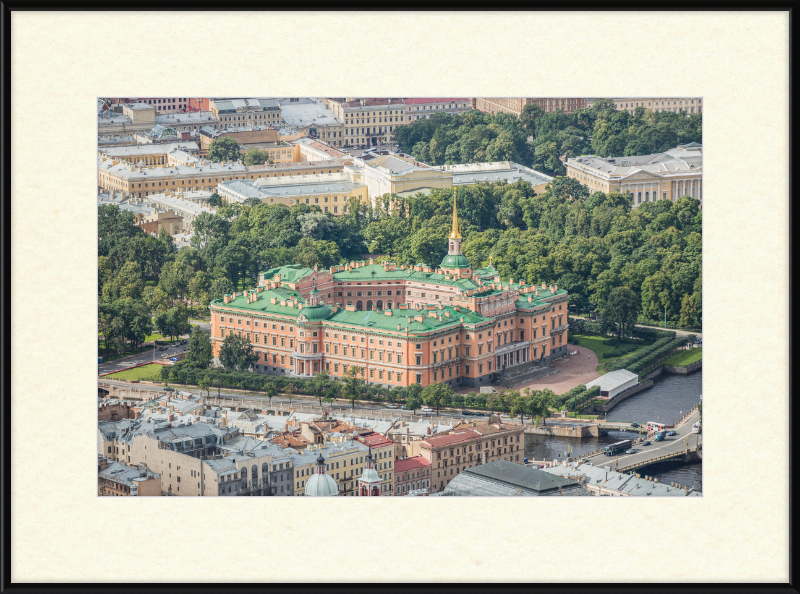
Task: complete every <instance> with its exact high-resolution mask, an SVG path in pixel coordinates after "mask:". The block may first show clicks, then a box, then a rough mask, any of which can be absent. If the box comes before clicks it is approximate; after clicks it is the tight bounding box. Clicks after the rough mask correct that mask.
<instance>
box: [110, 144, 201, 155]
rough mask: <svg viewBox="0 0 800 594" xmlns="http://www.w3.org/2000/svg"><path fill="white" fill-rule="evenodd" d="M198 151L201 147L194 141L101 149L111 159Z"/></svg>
mask: <svg viewBox="0 0 800 594" xmlns="http://www.w3.org/2000/svg"><path fill="white" fill-rule="evenodd" d="M198 150H200V147H199V146H197V143H196V142H193V141H181V142H170V143H164V144H142V145H136V146H118V147H107V148H100V152H102V153H103V154H104V155H105V156H107V157H110V158H119V157H133V156H138V155H142V156H144V155H163V154H165V153H171V152H174V151H198Z"/></svg>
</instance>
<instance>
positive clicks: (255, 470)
mask: <svg viewBox="0 0 800 594" xmlns="http://www.w3.org/2000/svg"><path fill="white" fill-rule="evenodd" d="M250 473H251V474H252V476H251V477H250V478H252V479H253V482H254V483H255V482H256V481H257V480H258V466H256V465H255V464H253V467H252V468H251V469H250Z"/></svg>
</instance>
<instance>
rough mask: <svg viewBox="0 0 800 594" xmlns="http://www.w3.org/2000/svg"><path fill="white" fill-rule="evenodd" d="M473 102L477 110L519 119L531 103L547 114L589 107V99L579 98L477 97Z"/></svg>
mask: <svg viewBox="0 0 800 594" xmlns="http://www.w3.org/2000/svg"><path fill="white" fill-rule="evenodd" d="M472 102H473V107H474V108H475V109H477V110H480V111H485V112H487V113H491V114H496V113H510V114H513V115H515V116H517V117H519V116H520V115H521V114H522V110H523V109H524V108H525V106H526V105H528V104H529V103H533V104H535V105H538V106H539V107H541V108H542V109H543V110H544V111H545V112H546V113H550V112H554V111H563V112H564V113H572V112H573V111H576V110H578V109H583V108H584V107H586V105H587V99H585V98H579V97H569V98H567V97H527V98H526V97H476V98H474V99H473V100H472Z"/></svg>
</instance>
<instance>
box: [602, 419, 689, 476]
mask: <svg viewBox="0 0 800 594" xmlns="http://www.w3.org/2000/svg"><path fill="white" fill-rule="evenodd" d="M699 418H700V414H699V413H698V412H697V411H695V412H694V414H692V416H691V417H689V419H687V421H686V422H685V423H684V424H683V425H681V426H680V427H679V428H678V429H677V430H676V433H677V435H673V436H672V437H667V438H666V440H665V441H653V442H652V445H649V446H642V445H634V446H633V448H634V449H635V450H636V453H635V454H622V455H619V456H605V455H604V454H598V455H597V456H591V457H590V458H589V461H591V462H592V463H593V464H594V465H595V466H604V467H608V468H610V469H614V468H624V467H626V466H630V465H631V464H637V463H639V462H643V461H645V460H650V459H653V458H658V457H659V456H665V455H667V454H671V453H673V452H682V451H685V450H686V445H687V443H686V440H687V438H688V445H689V447H690V448H694V447H695V445H696V444H697V442H698V440H699V434H697V433H692V425H693V424H694V423H695V421H697V420H699ZM651 441H652V440H651Z"/></svg>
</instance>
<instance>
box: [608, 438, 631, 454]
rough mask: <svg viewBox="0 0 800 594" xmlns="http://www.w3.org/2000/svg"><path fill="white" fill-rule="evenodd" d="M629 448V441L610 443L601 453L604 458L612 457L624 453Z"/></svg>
mask: <svg viewBox="0 0 800 594" xmlns="http://www.w3.org/2000/svg"><path fill="white" fill-rule="evenodd" d="M630 447H631V440H630V439H625V440H623V441H618V442H617V443H612V444H609V445H607V446H606V447H604V448H603V453H604V454H605V455H606V456H613V455H614V454H618V453H619V452H624V451H625V450H627V449H628V448H630Z"/></svg>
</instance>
